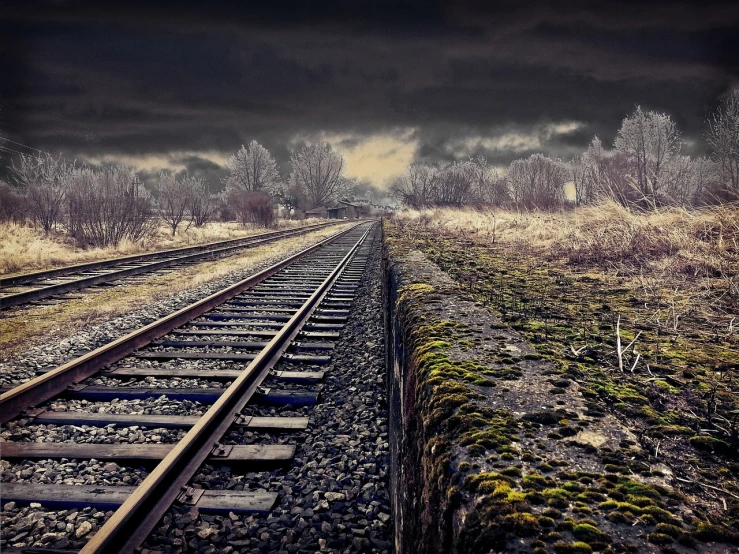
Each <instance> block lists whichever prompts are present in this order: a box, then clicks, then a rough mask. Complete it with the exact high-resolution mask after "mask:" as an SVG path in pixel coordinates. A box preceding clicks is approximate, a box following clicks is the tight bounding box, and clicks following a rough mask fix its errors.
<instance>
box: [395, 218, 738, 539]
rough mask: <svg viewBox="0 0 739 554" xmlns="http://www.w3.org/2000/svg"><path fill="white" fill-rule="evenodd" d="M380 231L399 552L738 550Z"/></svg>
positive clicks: (554, 369) (552, 367) (620, 421)
mask: <svg viewBox="0 0 739 554" xmlns="http://www.w3.org/2000/svg"><path fill="white" fill-rule="evenodd" d="M385 231H386V240H385V248H386V291H385V294H386V303H387V307H388V315H387V318H388V319H387V325H386V327H387V333H388V342H387V343H388V360H387V361H388V368H389V374H388V388H389V398H390V402H391V408H390V413H391V431H392V432H391V460H392V464H393V467H392V468H391V470H392V473H391V475H392V483H391V485H392V488H393V503H394V505H393V508H394V517H395V529H396V537H395V541H396V550H397V552H398V553H400V554H409V553H421V554H431V553H442V552H444V553H452V552H458V553H470V554H475V553H480V554H483V553H488V552H534V553H537V554H543V553H545V552H553V553H560V552H564V553H569V552H573V553H574V552H695V551H696V549H697V550H698V551H701V552H717V553H718V552H730V551H733V549H734V548H735V546H731V545H730V543H732V542H733V543H734V544H736V542H737V537H738V535H736V534H735V533H734V532H733V531H732V530H731V528H730V527H729V526H726V525H722V524H721V523H720V522H711V521H706V520H705V518H703V519H702V518H701V517H700V515H701V514H696V513H695V512H694V510H693V507H692V506H691V502H690V498H688V497H686V496H684V495H682V494H681V493H680V492H679V491H678V490H676V488H674V483H675V481H674V475H673V472H672V470H671V468H670V467H669V466H668V465H666V464H664V463H661V462H660V461H659V459H656V458H655V457H654V456H652V455H651V454H650V452H648V451H647V450H645V449H644V448H643V446H642V445H641V443H640V440H639V437H638V436H636V435H635V433H634V431H633V428H631V427H630V426H627V425H626V424H625V423H626V420H624V418H621V417H619V414H618V413H617V412H614V411H610V410H607V409H605V408H603V409H598V407H597V406H595V405H594V403H593V399H592V395H591V394H590V388H583V387H582V386H581V385H580V383H579V382H578V381H579V380H578V379H576V378H573V376H572V375H571V374H568V373H567V371H565V370H563V367H562V365H561V364H558V363H557V360H556V359H554V358H553V357H551V356H546V355H542V353H541V350H540V349H537V348H536V347H535V345H532V344H530V343H529V342H528V341H527V340H526V339H525V338H524V336H523V335H522V333H520V332H519V331H517V330H515V329H514V328H512V327H511V326H510V325H508V324H506V323H505V322H503V321H502V320H501V319H500V318H499V317H498V316H496V315H495V314H494V313H493V312H492V311H491V310H490V309H488V307H487V306H485V305H484V303H482V302H480V301H477V299H476V298H475V297H474V295H471V294H470V293H469V291H468V290H465V289H463V288H461V287H460V285H459V284H458V283H457V281H456V280H454V279H452V278H451V277H450V276H449V274H447V273H445V272H443V271H441V270H440V269H439V267H438V266H436V265H434V264H433V263H431V262H430V261H429V260H428V259H427V258H426V256H425V255H424V254H423V253H421V252H420V251H418V250H416V249H415V248H414V246H415V245H414V244H413V243H411V242H410V241H408V240H407V239H404V238H401V237H400V236H398V235H397V234H394V232H393V229H392V226H388V225H387V224H386V227H385ZM666 385H668V386H669V382H666ZM588 386H590V385H588ZM603 386H607V387H612V386H614V385H613V384H611V383H606V382H604V383H603ZM623 388H624V390H619V391H617V392H618V395H619V396H620V397H621V398H623V397H624V395H628V394H630V393H632V396H633V397H635V398H636V397H638V396H639V395H640V394H641V392H642V391H639V390H632V389H630V388H629V387H623ZM583 393H585V394H583ZM675 427H676V428H675V429H673V430H669V433H672V432H673V431H674V432H675V433H678V434H679V433H684V434H687V435H688V436H690V435H691V434H692V432H691V430H690V429H687V430H686V429H684V428H683V429H681V428H680V427H679V426H675ZM665 432H668V431H665ZM694 441H695V442H696V443H700V444H698V445H697V446H699V447H704V448H713V449H715V448H716V445H714V444H703V443H702V442H701V441H697V440H696V439H694Z"/></svg>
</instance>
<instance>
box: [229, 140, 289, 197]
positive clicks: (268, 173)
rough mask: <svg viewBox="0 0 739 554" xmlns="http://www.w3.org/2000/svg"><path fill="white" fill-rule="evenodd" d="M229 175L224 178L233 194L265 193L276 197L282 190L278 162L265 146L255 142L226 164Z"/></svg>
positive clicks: (242, 149)
mask: <svg viewBox="0 0 739 554" xmlns="http://www.w3.org/2000/svg"><path fill="white" fill-rule="evenodd" d="M226 166H227V167H228V170H229V174H228V175H226V177H224V178H223V183H224V184H225V185H226V189H227V190H228V191H230V192H231V191H232V192H240V193H244V192H247V193H249V192H263V193H266V194H269V195H274V194H275V193H276V192H277V191H278V190H279V188H280V173H279V171H277V162H276V161H275V159H274V158H273V157H272V154H270V152H269V150H267V149H266V148H265V147H264V146H262V145H261V144H259V143H258V142H257V141H255V140H253V141H251V142H250V143H249V144H247V145H246V146H243V145H242V146H241V148H240V149H239V150H238V152H236V154H234V155H233V156H231V157H230V158H229V159H228V162H226Z"/></svg>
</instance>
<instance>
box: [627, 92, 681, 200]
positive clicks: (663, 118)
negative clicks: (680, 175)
mask: <svg viewBox="0 0 739 554" xmlns="http://www.w3.org/2000/svg"><path fill="white" fill-rule="evenodd" d="M615 147H616V150H617V151H619V152H622V153H623V154H624V155H625V156H626V157H627V159H628V161H629V172H630V176H631V178H632V179H633V185H634V186H633V188H634V191H635V193H636V195H635V198H634V200H635V201H636V202H638V203H641V204H646V205H648V206H651V207H655V206H657V205H658V204H659V203H661V202H662V200H663V199H662V198H661V195H662V194H664V193H666V186H665V185H666V183H665V182H663V177H664V176H665V174H667V173H669V172H670V171H671V169H670V167H669V166H670V164H671V163H673V162H674V161H675V158H676V157H677V156H678V155H679V153H680V133H679V132H678V130H677V125H676V124H675V122H674V121H673V120H672V118H671V117H670V116H669V115H667V114H663V113H659V112H654V111H649V112H645V111H644V110H642V109H641V106H637V107H636V109H635V110H634V113H633V114H631V115H630V116H628V117H626V118H625V119H624V120H623V122H622V123H621V128H620V129H619V131H618V135H617V137H616V142H615Z"/></svg>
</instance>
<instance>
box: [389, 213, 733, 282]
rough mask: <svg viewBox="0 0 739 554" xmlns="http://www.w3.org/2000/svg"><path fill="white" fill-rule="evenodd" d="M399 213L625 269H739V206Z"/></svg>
mask: <svg viewBox="0 0 739 554" xmlns="http://www.w3.org/2000/svg"><path fill="white" fill-rule="evenodd" d="M396 219H397V220H398V221H400V222H401V227H402V228H403V229H404V230H405V231H406V232H409V233H412V232H413V229H414V227H416V226H421V227H432V228H434V227H435V228H438V229H440V230H441V229H443V230H445V231H449V232H452V233H455V234H458V235H459V236H460V237H462V238H464V239H468V240H474V241H475V242H484V243H488V244H499V245H510V246H514V247H517V248H524V249H533V250H538V251H540V252H542V253H545V254H546V255H547V256H549V257H557V258H564V259H567V260H568V261H569V262H571V263H593V264H596V265H601V266H606V267H610V268H614V269H618V270H620V271H630V270H631V271H633V270H636V271H643V270H645V269H649V268H651V269H659V268H662V267H666V266H668V265H672V266H674V267H673V269H674V270H676V271H678V272H680V271H683V272H687V273H686V274H687V275H691V274H692V275H694V276H698V275H701V274H721V273H723V274H725V275H732V274H733V275H736V273H737V272H738V271H739V268H737V266H736V264H737V261H738V260H737V257H738V256H739V205H725V206H720V207H713V208H707V209H703V210H692V211H687V210H683V209H665V210H661V211H655V212H648V213H643V212H633V211H630V210H628V209H626V208H624V207H623V206H621V205H618V204H615V203H611V202H608V203H604V204H600V205H596V206H592V207H586V208H578V209H576V210H572V211H567V212H561V213H551V212H512V211H505V210H474V209H451V208H439V209H430V210H421V211H418V210H408V211H405V212H401V213H400V214H399V215H398V217H397V218H396Z"/></svg>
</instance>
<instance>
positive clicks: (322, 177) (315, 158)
mask: <svg viewBox="0 0 739 554" xmlns="http://www.w3.org/2000/svg"><path fill="white" fill-rule="evenodd" d="M290 164H291V166H292V171H291V173H290V183H289V185H290V186H291V187H293V186H295V187H298V188H299V189H301V190H302V191H303V193H304V194H305V197H306V198H307V199H308V205H309V206H310V207H315V206H321V205H324V204H327V203H329V202H331V201H335V200H338V199H339V198H340V197H341V196H342V195H343V194H344V192H345V188H346V185H347V181H346V178H345V176H344V165H345V163H344V156H342V155H341V154H340V153H339V152H337V151H336V149H334V147H333V146H331V145H330V144H328V143H325V142H318V143H315V144H306V145H305V146H303V147H302V148H301V149H300V150H298V151H297V152H295V153H294V154H293V155H292V156H290Z"/></svg>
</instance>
